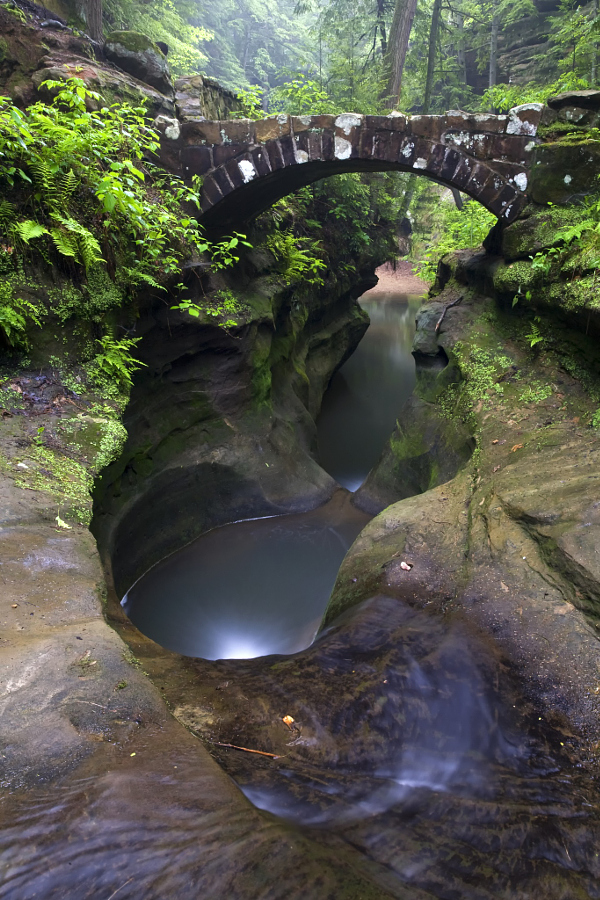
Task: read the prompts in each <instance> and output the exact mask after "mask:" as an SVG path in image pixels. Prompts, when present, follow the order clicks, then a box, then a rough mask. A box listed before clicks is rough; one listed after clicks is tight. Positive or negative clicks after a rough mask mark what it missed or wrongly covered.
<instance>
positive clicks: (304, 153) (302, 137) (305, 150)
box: [294, 131, 311, 163]
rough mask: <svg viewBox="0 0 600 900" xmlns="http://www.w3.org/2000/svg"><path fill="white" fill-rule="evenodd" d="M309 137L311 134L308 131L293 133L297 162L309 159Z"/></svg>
mask: <svg viewBox="0 0 600 900" xmlns="http://www.w3.org/2000/svg"><path fill="white" fill-rule="evenodd" d="M310 137H311V134H310V132H309V131H302V132H301V133H300V134H295V135H294V143H295V144H296V161H297V162H299V163H302V162H308V160H309V159H310Z"/></svg>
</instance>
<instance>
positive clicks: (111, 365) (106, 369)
mask: <svg viewBox="0 0 600 900" xmlns="http://www.w3.org/2000/svg"><path fill="white" fill-rule="evenodd" d="M140 341H141V338H121V340H116V339H115V338H113V337H112V336H111V335H105V337H103V338H101V339H100V340H99V341H98V342H97V343H98V344H100V347H101V348H102V352H101V353H98V355H97V356H96V357H95V358H94V361H93V367H92V369H91V373H90V374H92V377H94V376H95V378H96V380H98V375H104V376H106V377H107V378H109V379H110V380H111V381H115V382H117V384H120V385H121V386H122V387H129V386H130V385H131V383H132V378H131V373H132V372H135V371H136V370H137V369H141V368H142V367H143V366H145V365H146V364H145V363H142V362H140V361H139V360H137V359H134V357H133V356H132V355H131V351H132V349H134V348H135V346H136V344H138V343H139V342H140Z"/></svg>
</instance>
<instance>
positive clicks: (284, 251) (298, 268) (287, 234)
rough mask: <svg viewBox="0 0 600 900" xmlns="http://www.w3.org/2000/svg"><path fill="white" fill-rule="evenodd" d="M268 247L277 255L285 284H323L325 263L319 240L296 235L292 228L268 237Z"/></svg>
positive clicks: (266, 243) (279, 270)
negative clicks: (322, 273)
mask: <svg viewBox="0 0 600 900" xmlns="http://www.w3.org/2000/svg"><path fill="white" fill-rule="evenodd" d="M265 245H266V247H267V248H268V249H269V250H270V251H271V253H272V254H273V256H274V257H275V261H276V264H277V271H278V273H279V276H280V277H281V278H283V280H284V282H285V284H287V285H292V284H299V283H301V282H304V283H305V284H323V276H322V275H321V272H322V271H323V270H324V269H325V268H326V265H325V263H324V262H323V260H322V259H320V258H319V256H318V255H317V254H322V248H321V245H320V243H319V242H318V241H315V240H311V239H310V238H308V237H300V236H298V235H295V234H294V233H293V231H292V230H289V231H274V232H273V233H272V234H270V235H269V236H268V237H267V240H266V242H265Z"/></svg>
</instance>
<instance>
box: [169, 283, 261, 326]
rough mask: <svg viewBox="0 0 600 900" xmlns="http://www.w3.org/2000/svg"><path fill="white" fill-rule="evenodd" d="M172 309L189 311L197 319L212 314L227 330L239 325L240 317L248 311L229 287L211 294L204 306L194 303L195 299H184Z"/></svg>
mask: <svg viewBox="0 0 600 900" xmlns="http://www.w3.org/2000/svg"><path fill="white" fill-rule="evenodd" d="M171 309H178V310H181V311H182V312H187V313H189V315H190V316H192V317H193V318H195V319H197V318H199V317H200V316H210V317H211V318H215V319H220V321H218V322H216V323H215V324H217V325H218V326H219V327H220V328H224V329H225V330H227V329H229V328H235V327H236V326H237V325H239V324H240V323H239V317H241V316H243V315H244V313H245V312H247V309H246V307H245V306H244V304H243V303H241V302H240V300H239V299H238V298H237V297H236V296H235V294H234V293H233V292H232V291H230V290H227V289H223V290H220V291H216V292H215V293H214V294H212V295H210V297H208V298H207V302H205V303H203V305H202V306H199V305H198V304H197V303H194V301H193V300H189V299H183V300H180V302H179V303H177V304H175V305H174V306H172V307H171ZM234 315H235V316H236V318H235V319H234V318H232V316H234Z"/></svg>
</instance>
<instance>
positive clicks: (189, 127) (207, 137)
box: [181, 121, 222, 144]
mask: <svg viewBox="0 0 600 900" xmlns="http://www.w3.org/2000/svg"><path fill="white" fill-rule="evenodd" d="M181 140H182V141H183V143H184V144H220V143H221V142H222V138H221V122H200V121H194V122H183V123H182V125H181Z"/></svg>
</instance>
